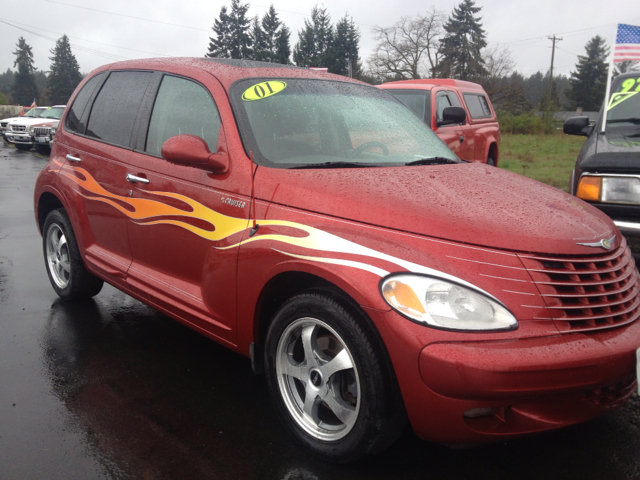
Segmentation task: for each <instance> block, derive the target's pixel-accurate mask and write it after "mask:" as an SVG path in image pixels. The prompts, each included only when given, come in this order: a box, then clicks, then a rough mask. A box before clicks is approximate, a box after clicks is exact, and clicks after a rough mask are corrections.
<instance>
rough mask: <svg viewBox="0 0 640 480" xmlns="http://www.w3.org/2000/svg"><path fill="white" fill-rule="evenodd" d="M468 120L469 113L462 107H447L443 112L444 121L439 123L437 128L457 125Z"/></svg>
mask: <svg viewBox="0 0 640 480" xmlns="http://www.w3.org/2000/svg"><path fill="white" fill-rule="evenodd" d="M466 119H467V112H466V111H465V110H464V108H462V107H447V108H445V109H444V110H443V111H442V120H439V121H438V122H437V126H438V127H439V126H441V125H455V124H457V123H463V122H464V121H465V120H466Z"/></svg>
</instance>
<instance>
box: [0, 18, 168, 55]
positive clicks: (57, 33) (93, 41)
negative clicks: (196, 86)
mask: <svg viewBox="0 0 640 480" xmlns="http://www.w3.org/2000/svg"><path fill="white" fill-rule="evenodd" d="M0 22H3V23H6V24H7V25H11V26H12V27H15V28H19V27H17V25H22V26H23V27H29V28H35V29H37V30H40V31H42V32H49V33H54V34H56V35H59V36H62V35H66V34H63V33H59V32H54V31H52V30H46V29H44V28H40V27H34V26H33V25H27V24H26V23H20V22H16V21H14V20H7V19H4V18H0ZM30 33H31V32H30ZM67 37H69V38H70V39H71V38H75V39H76V40H80V41H83V42H90V43H97V44H98V45H105V46H107V47H113V48H120V49H122V50H130V51H132V52H138V53H148V54H150V55H158V56H161V57H170V56H171V55H167V54H165V53H157V52H149V51H146V50H136V49H135V48H128V47H121V46H119V45H113V44H111V43H104V42H97V41H95V40H88V39H86V38H79V37H72V36H71V35H67ZM74 45H75V46H76V47H77V46H78V45H77V44H74ZM104 53H106V52H104ZM106 54H107V55H109V54H108V53H106ZM123 58H125V57H123Z"/></svg>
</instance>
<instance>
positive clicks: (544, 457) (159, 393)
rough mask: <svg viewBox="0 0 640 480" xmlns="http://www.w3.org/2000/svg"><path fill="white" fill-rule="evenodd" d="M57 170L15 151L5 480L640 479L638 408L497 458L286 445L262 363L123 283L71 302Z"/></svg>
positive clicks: (0, 416) (5, 216)
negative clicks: (138, 297)
mask: <svg viewBox="0 0 640 480" xmlns="http://www.w3.org/2000/svg"><path fill="white" fill-rule="evenodd" d="M45 161H46V160H45V159H43V158H40V157H38V156H36V155H34V154H33V153H23V152H17V151H15V149H13V148H9V147H6V146H3V145H2V144H0V479H25V478H48V479H57V478H60V479H71V478H78V479H87V478H92V479H93V478H123V479H126V478H142V479H184V478H189V479H200V478H207V479H209V478H214V479H215V478H221V479H229V478H233V479H288V480H298V479H305V480H307V479H340V478H345V479H354V478H366V479H388V478H401V477H402V478H437V479H441V478H444V479H466V478H491V479H496V478H509V479H511V478H518V479H540V478H545V479H546V478H562V479H569V478H576V479H577V478H580V479H589V478H594V479H596V478H598V479H600V478H615V479H632V478H636V479H637V478H640V421H639V420H638V418H639V412H640V403H639V402H638V400H637V398H636V399H634V402H633V403H631V404H629V405H627V406H626V407H625V408H624V409H622V410H620V411H618V412H615V413H612V414H609V415H606V416H605V417H602V418H600V419H597V420H594V421H591V422H588V423H586V424H583V425H579V426H576V427H572V428H568V429H565V430H561V431H558V432H553V433H549V434H545V435H539V436H535V437H531V438H526V439H522V440H518V441H512V442H508V443H501V444H497V445H491V446H487V447H482V448H474V449H466V450H452V449H449V448H446V447H443V446H439V445H434V444H430V443H426V442H422V441H420V440H418V439H417V438H416V437H415V436H414V435H413V434H412V433H411V432H410V431H407V432H406V434H405V435H404V436H403V438H402V439H401V441H400V442H399V443H398V444H396V445H395V446H394V447H393V448H391V449H390V450H388V451H386V452H384V453H383V454H381V455H378V456H376V457H374V458H371V459H367V460H365V461H363V462H361V463H359V464H355V465H350V466H336V465H331V464H327V463H324V462H322V461H320V460H318V459H316V458H315V457H313V456H311V455H309V454H308V453H306V452H305V451H304V450H302V449H300V448H299V447H298V446H297V445H295V444H294V443H293V442H292V441H291V440H290V438H289V437H288V436H287V435H286V433H285V432H284V429H283V428H282V427H281V425H280V423H279V422H278V420H277V418H276V417H275V412H274V410H273V409H272V407H271V405H270V403H269V401H268V398H267V392H266V387H265V384H264V380H263V379H262V377H256V376H254V375H253V373H252V372H251V366H250V362H249V360H248V359H245V358H243V357H241V356H238V355H236V354H234V353H232V352H230V351H228V350H226V349H225V348H223V347H221V346H218V345H217V344H215V343H214V342H212V341H210V340H208V339H206V338H204V337H202V336H201V335H199V334H197V333H195V332H193V331H191V330H189V329H188V328H186V327H184V326H182V325H180V324H178V323H177V322H175V321H173V320H171V319H169V318H167V317H165V316H163V315H160V314H159V313H157V312H155V311H153V310H152V309H150V308H148V307H146V306H144V305H142V304H141V303H139V302H137V301H135V300H133V299H132V298H130V297H128V296H126V295H124V294H122V293H121V292H118V291H117V290H115V289H113V288H111V287H105V288H104V290H103V292H102V293H100V294H99V295H98V296H97V297H96V298H95V299H94V300H92V301H90V302H87V303H83V304H69V303H66V302H63V301H61V300H59V299H57V297H56V296H55V294H54V292H53V290H52V289H51V287H50V285H49V283H48V279H47V277H46V273H45V270H44V265H43V261H42V259H41V247H40V237H39V235H38V233H37V231H36V228H35V224H34V221H33V206H32V205H33V204H32V199H31V195H32V189H33V182H34V179H35V175H36V174H37V172H38V170H39V169H40V168H42V166H44V163H45ZM425 408H428V406H425ZM434 414H437V412H434Z"/></svg>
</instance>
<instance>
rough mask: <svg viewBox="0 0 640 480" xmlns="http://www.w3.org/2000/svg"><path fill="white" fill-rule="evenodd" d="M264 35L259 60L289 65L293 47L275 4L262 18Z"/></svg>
mask: <svg viewBox="0 0 640 480" xmlns="http://www.w3.org/2000/svg"><path fill="white" fill-rule="evenodd" d="M261 27H262V33H263V44H262V45H261V47H262V52H261V55H260V57H261V58H258V56H256V59H258V60H264V61H266V62H275V63H284V64H287V63H289V57H290V56H291V47H290V46H289V36H290V35H291V33H290V32H289V29H288V28H287V27H286V26H285V25H284V24H283V23H282V22H281V21H280V19H279V18H278V13H277V12H276V9H275V8H274V6H273V4H271V6H270V7H269V10H268V11H267V13H265V14H264V17H262V22H261Z"/></svg>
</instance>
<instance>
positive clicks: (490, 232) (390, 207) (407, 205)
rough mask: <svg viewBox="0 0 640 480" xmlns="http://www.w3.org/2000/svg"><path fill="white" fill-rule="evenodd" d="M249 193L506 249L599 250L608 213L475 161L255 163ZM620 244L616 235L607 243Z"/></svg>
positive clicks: (608, 226) (607, 232) (608, 230)
mask: <svg viewBox="0 0 640 480" xmlns="http://www.w3.org/2000/svg"><path fill="white" fill-rule="evenodd" d="M255 192H256V197H257V198H260V199H262V200H265V201H269V202H273V203H277V204H282V205H286V206H290V207H293V208H298V209H302V210H307V211H311V212H317V213H321V214H325V215H329V216H333V217H339V218H343V219H348V220H353V221H356V222H363V223H367V224H371V225H377V226H381V227H386V228H392V229H394V230H400V231H405V232H410V233H414V234H419V235H427V236H429V237H435V238H441V239H446V240H452V241H456V242H463V243H468V244H475V245H481V246H486V247H493V248H500V249H506V250H516V251H528V252H537V253H553V254H593V253H601V252H600V251H596V249H594V248H593V247H585V246H580V245H577V244H576V243H577V242H581V243H587V242H597V241H599V240H601V239H603V238H607V239H608V238H611V237H612V236H613V235H614V233H617V230H616V228H615V226H614V225H613V223H612V222H611V220H610V219H609V217H607V216H606V215H605V214H603V213H602V212H600V211H599V210H597V209H596V208H594V207H592V206H590V205H588V204H587V203H585V202H583V201H581V200H579V199H577V198H575V197H572V196H570V195H568V194H566V193H564V192H562V191H560V190H558V189H556V188H553V187H549V186H547V185H544V184H542V183H539V182H537V181H534V180H531V179H528V178H526V177H523V176H521V175H518V174H515V173H511V172H508V171H505V170H501V169H498V168H495V167H489V166H486V165H484V164H480V163H463V164H456V165H426V166H414V167H393V168H391V167H387V168H346V169H323V170H307V169H301V170H295V169H291V170H286V169H271V168H266V167H259V168H258V170H257V172H256V177H255ZM619 242H620V236H619V234H618V237H617V238H616V242H615V245H614V246H617V245H618V244H619Z"/></svg>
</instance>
